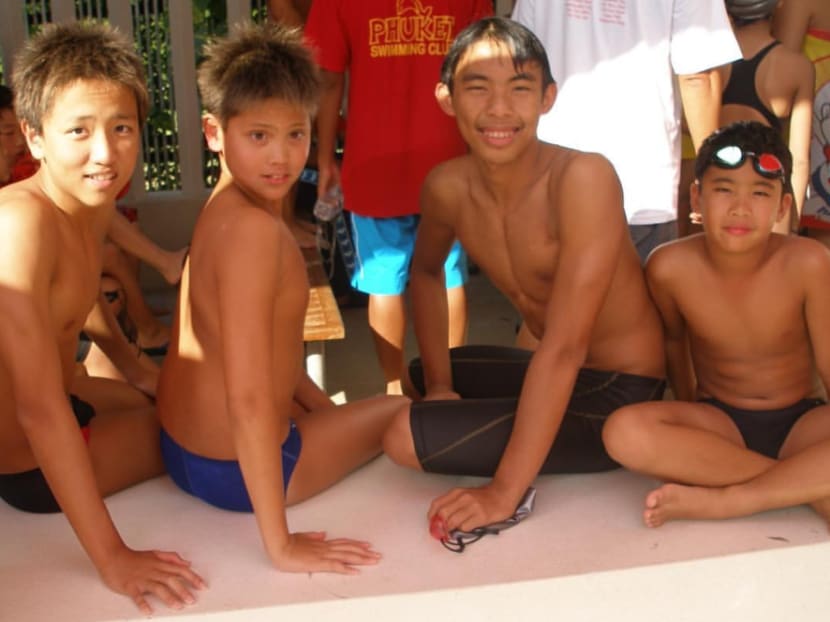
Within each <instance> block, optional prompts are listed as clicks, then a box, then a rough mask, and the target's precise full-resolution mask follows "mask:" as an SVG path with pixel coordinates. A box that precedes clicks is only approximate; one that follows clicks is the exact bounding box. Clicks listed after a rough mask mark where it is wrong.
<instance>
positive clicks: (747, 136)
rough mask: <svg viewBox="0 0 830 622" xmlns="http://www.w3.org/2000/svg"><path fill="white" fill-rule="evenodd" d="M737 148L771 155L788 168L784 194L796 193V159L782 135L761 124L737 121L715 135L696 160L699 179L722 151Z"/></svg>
mask: <svg viewBox="0 0 830 622" xmlns="http://www.w3.org/2000/svg"><path fill="white" fill-rule="evenodd" d="M728 145H735V146H737V147H740V148H741V150H743V151H751V152H753V153H757V154H761V153H771V154H772V155H774V156H776V157H777V158H778V159H779V160H781V164H783V165H784V179H783V182H784V192H790V193H792V191H793V190H792V185H791V182H790V175H791V174H792V170H793V157H792V154H791V153H790V150H789V149H788V148H787V144H786V143H785V142H784V139H783V138H782V137H781V133H780V132H778V131H777V130H774V129H773V128H771V127H769V126H768V125H764V124H763V123H759V122H758V121H736V122H735V123H731V124H729V125H726V126H724V127H722V128H720V129H719V130H717V131H715V132H714V133H713V134H711V135H710V136H709V137H708V138H706V140H704V141H703V144H702V145H701V147H700V151H698V153H697V157H696V158H695V179H696V180H697V181H700V180H701V179H702V178H703V174H704V173H705V172H706V169H708V168H709V167H710V166H717V165H716V164H714V163H713V162H712V156H713V155H714V153H715V152H716V151H717V150H718V149H720V148H721V147H726V146H728Z"/></svg>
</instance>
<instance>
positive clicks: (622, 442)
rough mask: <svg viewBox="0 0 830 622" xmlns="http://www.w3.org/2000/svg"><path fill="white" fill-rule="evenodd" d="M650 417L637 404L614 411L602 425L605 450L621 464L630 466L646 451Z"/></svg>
mask: <svg viewBox="0 0 830 622" xmlns="http://www.w3.org/2000/svg"><path fill="white" fill-rule="evenodd" d="M649 421H650V418H649V417H648V416H646V415H645V413H643V411H642V409H641V408H639V405H638V404H632V405H630V406H623V407H622V408H620V409H619V410H616V411H614V412H613V413H612V414H611V416H610V417H608V419H607V420H606V421H605V425H604V426H603V427H602V442H603V444H604V445H605V451H607V452H608V455H609V456H611V457H612V458H613V459H614V460H616V461H617V462H619V463H620V464H622V465H623V466H631V465H632V463H634V462H638V461H639V460H638V458H643V457H644V456H645V455H646V454H647V453H648V446H649V442H648V438H649V434H648V428H649V425H648V423H649Z"/></svg>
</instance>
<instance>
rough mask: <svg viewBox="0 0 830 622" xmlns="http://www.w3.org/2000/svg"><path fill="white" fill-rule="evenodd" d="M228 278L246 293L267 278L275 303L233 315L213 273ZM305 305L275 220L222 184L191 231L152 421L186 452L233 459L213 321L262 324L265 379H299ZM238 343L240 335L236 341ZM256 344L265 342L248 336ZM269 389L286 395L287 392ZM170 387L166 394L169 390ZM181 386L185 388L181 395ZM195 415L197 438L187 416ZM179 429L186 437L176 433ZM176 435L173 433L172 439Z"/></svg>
mask: <svg viewBox="0 0 830 622" xmlns="http://www.w3.org/2000/svg"><path fill="white" fill-rule="evenodd" d="M223 272H224V273H225V274H231V273H232V274H233V275H234V276H233V281H234V285H233V287H234V288H236V287H238V288H240V289H248V288H249V287H250V284H251V282H253V281H257V280H262V279H263V278H266V277H267V276H270V277H271V278H274V279H276V281H275V282H274V283H273V285H272V286H273V288H274V290H275V291H277V292H278V295H279V304H273V301H267V300H263V301H261V303H262V304H261V308H247V307H246V308H239V309H237V308H235V305H236V304H237V303H236V301H235V297H234V292H233V291H232V290H229V289H227V288H226V289H224V290H220V289H219V288H218V287H217V284H218V281H217V274H219V273H223ZM307 302H308V279H307V276H306V268H305V264H304V262H303V258H302V255H301V253H300V251H299V248H298V247H297V245H296V243H295V242H294V241H293V238H292V237H291V234H290V233H289V232H288V230H287V228H286V226H285V224H284V222H283V221H281V220H280V219H278V218H276V217H274V216H273V215H271V214H268V213H267V212H266V211H264V210H262V209H260V208H258V207H256V206H254V205H253V204H251V202H250V201H249V200H248V199H247V197H246V196H245V195H244V194H243V193H242V192H240V191H239V189H238V188H237V187H236V186H234V185H227V186H226V187H225V188H224V189H223V190H222V192H220V193H217V194H215V195H214V196H213V197H212V198H211V199H210V200H209V201H208V203H207V205H206V206H205V208H204V209H203V210H202V213H201V215H200V217H199V221H198V223H197V225H196V227H195V229H194V232H193V237H192V242H191V247H190V257H189V258H188V261H187V264H186V266H185V270H184V274H183V276H182V283H181V290H180V293H179V305H178V308H177V309H176V317H175V320H174V323H173V338H172V343H177V344H178V348H177V349H176V350H175V351H171V352H169V353H168V356H167V358H166V359H165V363H164V367H163V372H162V376H161V378H160V381H159V390H158V405H159V416H160V417H161V420H162V424H163V425H164V428H165V429H166V430H167V431H169V432H170V434H171V435H173V436H174V437H177V436H178V437H179V438H182V437H187V438H189V442H188V449H190V450H191V451H193V452H196V453H200V454H204V455H210V456H214V457H221V456H225V457H233V455H234V451H233V449H232V443H233V436H232V434H231V432H230V429H229V426H230V424H231V419H230V418H229V417H228V413H227V403H228V400H229V399H231V398H233V397H235V396H231V395H228V392H227V387H226V383H225V376H224V373H225V357H226V356H227V354H226V351H227V349H228V348H227V346H228V344H224V343H222V330H221V326H220V324H219V318H220V314H222V313H234V314H240V315H241V316H243V317H247V316H251V315H255V316H257V317H258V318H260V317H262V316H263V315H266V314H267V315H268V317H267V318H263V321H256V322H255V323H256V324H257V325H261V326H265V325H268V326H272V327H273V333H272V334H271V335H270V338H271V344H270V346H271V347H272V348H273V349H274V352H275V356H274V357H273V360H274V362H275V366H287V368H289V369H273V370H267V375H268V377H270V378H283V379H284V378H287V377H293V378H295V382H294V383H293V385H296V382H297V380H299V375H300V373H301V371H302V370H301V362H302V348H303V342H302V327H303V320H304V317H305V309H306V306H307ZM238 338H239V339H241V340H243V339H245V337H244V336H243V335H239V336H238ZM254 338H256V339H258V340H259V341H262V340H266V339H268V338H269V335H266V334H261V335H258V336H254ZM293 385H291V386H282V387H279V386H275V387H274V390H275V392H276V391H285V390H289V391H293V389H294V386H293ZM173 386H175V389H174V390H171V387H173ZM185 387H186V389H185ZM191 413H198V416H199V421H200V423H199V426H198V433H197V434H194V429H193V416H192V415H191ZM184 427H187V428H188V431H187V433H186V434H183V433H182V428H184ZM177 433H178V434H177Z"/></svg>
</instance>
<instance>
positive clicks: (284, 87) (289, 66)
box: [198, 22, 320, 125]
mask: <svg viewBox="0 0 830 622" xmlns="http://www.w3.org/2000/svg"><path fill="white" fill-rule="evenodd" d="M204 55H205V59H204V61H203V62H202V63H201V64H200V65H199V71H198V83H199V93H200V95H201V96H202V105H203V106H204V109H205V110H206V111H207V112H208V113H210V114H212V115H214V116H215V117H216V118H217V119H219V122H220V123H221V124H222V125H227V122H228V120H229V119H230V118H231V117H234V116H236V115H238V114H240V113H241V112H242V111H243V110H244V109H245V108H246V107H248V106H250V105H251V104H253V103H256V102H260V101H263V100H267V99H279V100H282V101H285V102H289V103H292V104H297V105H299V106H302V107H303V108H305V109H306V110H308V112H309V114H311V115H313V114H314V113H315V112H316V111H317V104H318V100H319V96H320V73H319V70H318V68H317V65H316V63H315V62H314V59H313V57H312V53H311V50H310V49H309V48H307V47H306V46H305V45H304V44H303V40H302V34H301V31H300V29H298V28H288V27H286V26H283V25H280V24H276V23H273V22H267V23H264V24H259V25H255V24H251V23H249V22H243V23H240V24H237V25H236V26H235V27H234V28H233V31H232V32H231V34H230V35H228V36H226V37H221V38H217V39H214V40H212V41H211V42H209V43H208V44H207V45H206V46H205V48H204Z"/></svg>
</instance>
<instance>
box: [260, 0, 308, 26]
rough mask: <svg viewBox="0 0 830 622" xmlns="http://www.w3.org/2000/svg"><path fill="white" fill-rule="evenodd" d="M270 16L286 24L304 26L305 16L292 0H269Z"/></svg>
mask: <svg viewBox="0 0 830 622" xmlns="http://www.w3.org/2000/svg"><path fill="white" fill-rule="evenodd" d="M268 16H269V17H270V18H271V19H272V20H273V21H275V22H279V23H281V24H285V25H286V26H294V27H297V28H302V27H303V16H302V15H300V12H299V11H298V10H297V9H296V8H294V4H293V3H292V2H291V0H268Z"/></svg>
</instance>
